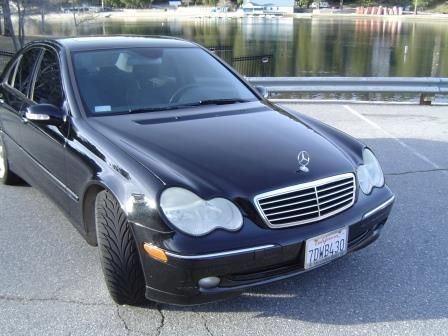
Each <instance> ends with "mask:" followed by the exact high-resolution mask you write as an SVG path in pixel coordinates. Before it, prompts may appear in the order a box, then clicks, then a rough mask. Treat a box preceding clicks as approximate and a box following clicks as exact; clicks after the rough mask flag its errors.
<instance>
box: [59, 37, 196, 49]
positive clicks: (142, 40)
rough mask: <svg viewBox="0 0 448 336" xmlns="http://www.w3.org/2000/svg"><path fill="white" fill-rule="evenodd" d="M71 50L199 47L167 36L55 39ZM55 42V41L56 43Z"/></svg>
mask: <svg viewBox="0 0 448 336" xmlns="http://www.w3.org/2000/svg"><path fill="white" fill-rule="evenodd" d="M54 42H56V43H57V44H59V45H62V46H63V47H64V48H66V49H69V50H70V51H78V50H98V49H117V48H139V47H140V48H141V47H155V48H164V47H178V48H179V47H180V48H187V47H197V45H196V44H194V43H192V42H188V41H186V40H182V39H179V38H173V37H167V36H91V37H72V38H61V39H56V40H54ZM54 42H53V43H54Z"/></svg>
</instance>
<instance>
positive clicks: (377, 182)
mask: <svg viewBox="0 0 448 336" xmlns="http://www.w3.org/2000/svg"><path fill="white" fill-rule="evenodd" d="M362 159H363V164H362V165H360V166H359V167H358V170H357V176H358V182H359V186H360V187H361V190H362V191H363V193H364V194H366V195H367V194H370V193H371V192H372V189H373V187H378V188H381V187H382V186H384V174H383V170H382V169H381V166H380V163H379V162H378V160H377V158H376V157H375V155H374V154H373V153H372V151H371V150H370V149H367V148H365V149H364V150H363V152H362Z"/></svg>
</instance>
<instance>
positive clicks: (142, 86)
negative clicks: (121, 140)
mask: <svg viewBox="0 0 448 336" xmlns="http://www.w3.org/2000/svg"><path fill="white" fill-rule="evenodd" d="M73 63H74V69H75V76H76V81H77V83H78V87H79V90H80V93H81V97H82V99H83V103H84V105H85V108H86V110H87V113H88V115H90V116H99V115H108V114H123V113H138V112H148V111H160V110H169V109H174V108H182V107H185V106H196V105H203V104H230V103H239V102H246V101H254V100H257V99H258V98H257V97H256V96H255V95H254V94H253V93H252V92H251V91H250V90H249V89H248V88H247V87H246V86H245V85H244V84H243V83H242V82H241V81H240V80H239V79H238V78H237V77H235V76H234V75H233V74H232V73H231V72H229V71H228V70H227V69H226V68H225V67H224V66H223V65H222V64H220V63H219V62H218V61H217V60H216V59H214V58H213V57H212V56H210V55H209V54H208V53H207V52H205V51H204V50H202V49H200V48H129V49H109V50H95V51H81V52H75V53H74V55H73Z"/></svg>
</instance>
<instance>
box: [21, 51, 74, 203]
mask: <svg viewBox="0 0 448 336" xmlns="http://www.w3.org/2000/svg"><path fill="white" fill-rule="evenodd" d="M64 101H65V95H64V92H63V88H62V80H61V70H60V64H59V57H58V54H57V52H56V51H55V50H53V49H50V48H48V49H45V50H44V52H43V54H42V55H41V57H40V60H39V63H38V65H37V69H36V71H35V76H34V80H33V82H32V84H31V89H30V93H29V101H28V103H25V104H24V105H23V106H22V111H23V120H24V123H23V124H22V129H21V135H20V137H21V143H22V145H23V149H24V150H25V152H26V153H27V155H28V156H29V158H30V160H31V164H30V165H29V166H28V167H27V168H26V169H28V171H27V173H28V175H29V176H30V177H31V179H32V180H33V183H34V184H37V185H39V186H40V187H41V188H42V189H44V191H46V192H47V194H49V196H50V197H52V198H53V199H54V201H55V202H56V203H58V205H59V206H61V207H62V208H63V209H67V210H68V209H69V208H70V204H69V203H70V202H71V201H74V199H75V198H76V197H75V196H74V195H73V193H71V192H70V190H69V189H68V188H67V187H66V179H67V174H66V159H65V143H66V137H67V135H68V126H67V125H66V124H64V125H62V126H59V127H58V126H53V125H38V124H36V123H34V122H32V121H29V120H27V119H26V117H25V114H24V112H25V110H26V109H27V108H28V107H29V106H30V105H32V104H52V105H55V106H56V107H58V108H59V110H60V112H61V118H64V115H65V113H66V112H64V111H65V109H64Z"/></svg>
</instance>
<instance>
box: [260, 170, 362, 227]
mask: <svg viewBox="0 0 448 336" xmlns="http://www.w3.org/2000/svg"><path fill="white" fill-rule="evenodd" d="M355 192H356V181H355V176H354V175H353V174H343V175H338V176H332V177H329V178H324V179H321V180H317V181H313V182H309V183H304V184H299V185H296V186H292V187H287V188H283V189H279V190H274V191H270V192H267V193H264V194H261V195H258V196H256V197H255V205H256V207H257V209H258V211H259V212H260V214H261V216H262V217H263V219H264V220H265V222H266V224H267V225H268V226H269V227H271V228H282V227H288V226H294V225H301V224H306V223H311V222H316V221H319V220H321V219H324V218H327V217H330V216H333V215H335V214H337V213H340V212H341V211H344V210H345V209H348V208H350V207H351V206H352V205H353V203H354V202H355Z"/></svg>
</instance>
